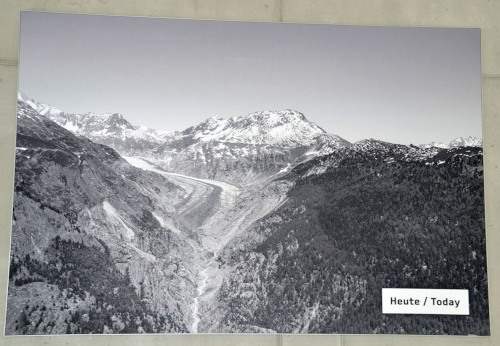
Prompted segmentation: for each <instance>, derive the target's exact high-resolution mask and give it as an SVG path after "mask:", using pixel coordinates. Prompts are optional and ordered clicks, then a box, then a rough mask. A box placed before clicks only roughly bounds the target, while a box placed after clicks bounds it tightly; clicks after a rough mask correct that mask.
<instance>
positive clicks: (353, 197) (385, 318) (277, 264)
mask: <svg viewBox="0 0 500 346" xmlns="http://www.w3.org/2000/svg"><path fill="white" fill-rule="evenodd" d="M394 154H395V153H394V152H393V151H391V150H389V151H388V152H387V153H385V154H382V153H381V152H380V151H379V154H378V155H373V154H366V153H361V152H353V151H350V150H345V151H344V152H343V153H342V152H341V151H340V152H338V153H335V154H332V155H330V156H327V157H322V158H318V159H315V160H312V161H310V162H308V163H306V164H304V165H301V166H298V167H296V168H295V169H294V170H293V171H292V172H291V173H290V174H289V175H288V176H286V177H285V178H284V179H289V180H292V181H296V185H295V187H294V188H293V189H292V190H291V191H290V192H289V200H288V201H287V202H286V203H285V204H284V205H283V206H282V207H281V208H280V209H278V210H277V211H275V212H274V213H272V214H270V215H268V216H267V217H266V218H264V219H263V220H261V221H260V223H259V226H258V227H256V228H255V229H254V230H253V232H256V233H257V234H258V235H260V236H263V235H264V237H261V239H265V240H263V241H262V242H261V243H259V244H257V245H255V246H253V248H251V249H245V250H241V251H240V252H239V253H235V254H233V255H231V256H230V257H229V258H227V259H226V261H228V264H230V265H234V266H235V269H234V270H233V271H232V273H231V275H230V277H229V279H228V280H227V281H226V282H225V284H224V285H223V288H222V290H221V292H220V295H219V298H220V299H221V300H222V301H223V305H224V306H227V307H228V309H227V310H226V311H227V313H226V314H225V317H224V319H223V323H224V324H225V325H229V326H231V327H230V328H232V329H233V330H238V329H243V330H244V327H242V326H245V325H252V326H259V327H263V328H270V329H274V330H276V331H278V332H283V333H289V332H300V331H304V330H307V331H308V332H310V333H408V334H476V335H488V334H489V317H488V293H487V276H486V253H485V252H486V250H485V249H486V246H485V226H484V204H483V176H482V175H483V171H482V169H483V168H482V150H481V149H480V148H461V149H453V150H444V151H443V152H441V153H440V154H439V155H437V156H435V157H434V158H432V159H425V160H419V161H411V160H406V159H404V157H403V156H400V157H397V156H396V155H394ZM322 165H327V166H328V168H327V169H326V171H325V172H324V173H321V174H311V175H308V174H307V172H309V170H310V169H312V168H314V167H319V166H322ZM333 166H337V167H333ZM383 287H395V288H449V289H453V288H456V289H468V290H469V295H470V311H471V314H470V316H437V315H436V316H431V315H382V306H381V289H382V288H383ZM233 292H238V294H235V293H233ZM240 292H244V294H240Z"/></svg>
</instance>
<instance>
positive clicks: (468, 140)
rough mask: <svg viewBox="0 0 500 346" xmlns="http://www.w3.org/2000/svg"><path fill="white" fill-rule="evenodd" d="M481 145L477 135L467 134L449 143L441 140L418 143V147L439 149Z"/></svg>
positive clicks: (481, 142)
mask: <svg viewBox="0 0 500 346" xmlns="http://www.w3.org/2000/svg"><path fill="white" fill-rule="evenodd" d="M482 146H483V141H482V140H481V139H479V138H477V137H474V136H467V137H465V138H464V137H457V138H455V139H453V140H452V141H451V142H449V143H443V142H431V143H427V144H421V145H419V147H420V148H424V149H427V148H432V147H435V148H441V149H450V148H458V147H482Z"/></svg>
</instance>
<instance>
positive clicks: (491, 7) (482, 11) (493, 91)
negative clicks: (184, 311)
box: [0, 0, 500, 345]
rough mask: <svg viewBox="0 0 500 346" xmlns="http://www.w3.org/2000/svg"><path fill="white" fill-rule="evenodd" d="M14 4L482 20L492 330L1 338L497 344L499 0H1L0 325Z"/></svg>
mask: <svg viewBox="0 0 500 346" xmlns="http://www.w3.org/2000/svg"><path fill="white" fill-rule="evenodd" d="M20 11H47V12H67V13H88V14H108V15H127V16H147V17H175V18H196V19H220V20H242V21H266V22H292V23H328V24H355V25H388V26H414V27H471V28H481V37H482V42H481V54H482V62H481V63H482V83H483V140H484V155H485V156H484V158H485V179H486V180H485V198H486V232H487V242H488V244H487V255H488V279H489V292H490V317H491V325H492V328H491V333H492V335H491V337H445V336H436V337H433V336H401V335H397V336H389V335H375V336H358V335H347V336H341V335H277V336H276V335H274V336H273V335H149V336H136V335H132V336H101V335H99V336H56V337H32V336H27V337H3V336H0V344H2V345H40V344H47V345H66V344H78V345H79V344H83V345H92V344H94V345H95V344H99V345H104V344H106V345H124V344H144V345H150V344H162V345H165V344H171V345H234V344H242V345H304V344H309V345H366V344H371V345H402V344H403V345H421V344H433V345H434V344H440V345H466V344H467V345H468V344H476V345H500V334H499V333H500V323H499V313H500V303H499V302H500V299H499V296H498V295H497V294H495V293H496V292H498V291H499V290H500V272H499V271H500V265H499V263H500V254H499V252H498V251H496V250H497V249H498V248H499V247H500V229H499V228H500V212H499V211H500V197H499V195H500V168H499V165H500V159H499V158H500V137H499V136H496V135H495V134H497V133H498V132H499V130H500V117H499V116H500V63H499V61H500V1H499V0H490V1H487V0H476V1H470V0H372V1H366V0H315V1H307V0H252V1H248V0H182V1H175V0H72V1H70V0H1V1H0V45H1V49H0V119H1V121H0V124H1V125H0V162H2V166H1V169H0V196H1V198H0V316H2V317H1V318H0V330H1V332H0V333H1V334H3V330H4V316H5V301H6V298H5V297H6V294H7V293H6V288H7V276H8V259H9V256H8V254H9V243H10V239H9V237H10V226H11V214H12V187H13V171H14V155H15V133H16V104H17V101H16V100H17V97H16V92H17V74H18V45H19V18H20V16H19V14H20Z"/></svg>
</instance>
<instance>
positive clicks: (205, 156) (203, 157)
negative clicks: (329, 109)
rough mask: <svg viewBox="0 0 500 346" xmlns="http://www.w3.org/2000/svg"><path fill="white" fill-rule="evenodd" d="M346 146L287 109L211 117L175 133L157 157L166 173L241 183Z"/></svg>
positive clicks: (345, 142) (347, 143) (295, 112)
mask: <svg viewBox="0 0 500 346" xmlns="http://www.w3.org/2000/svg"><path fill="white" fill-rule="evenodd" d="M348 145H350V143H349V142H347V141H346V140H344V139H342V138H340V137H338V136H335V135H330V134H327V133H326V132H325V131H324V130H323V129H322V128H320V127H319V126H318V125H316V124H314V123H312V122H310V121H308V120H307V118H306V117H305V116H304V115H303V114H302V113H300V112H297V111H294V110H289V109H287V110H282V111H265V112H255V113H250V114H248V115H241V116H236V117H232V118H229V119H223V118H221V117H217V116H216V117H212V118H210V119H208V120H206V121H204V122H202V123H200V124H198V125H196V126H193V127H190V128H188V129H186V130H184V131H182V132H180V133H177V134H176V135H175V136H174V139H173V140H172V141H168V142H166V143H165V145H164V146H163V147H162V148H161V149H159V150H158V153H159V154H160V157H161V158H162V161H163V166H164V168H165V169H168V170H172V171H176V172H182V173H184V174H188V175H193V176H197V177H201V178H211V179H217V180H223V181H227V182H232V183H238V184H241V183H245V182H249V181H255V180H256V179H257V180H258V179H261V178H263V179H265V178H267V177H269V176H274V175H275V174H278V173H284V172H286V171H287V170H288V169H289V168H290V167H292V166H294V165H296V164H297V163H298V162H302V161H304V160H307V159H310V158H312V157H316V156H318V155H324V154H328V153H330V152H332V151H333V150H335V148H338V147H342V146H348Z"/></svg>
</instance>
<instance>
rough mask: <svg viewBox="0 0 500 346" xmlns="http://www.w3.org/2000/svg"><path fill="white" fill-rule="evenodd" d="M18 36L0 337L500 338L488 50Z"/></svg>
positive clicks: (471, 35)
mask: <svg viewBox="0 0 500 346" xmlns="http://www.w3.org/2000/svg"><path fill="white" fill-rule="evenodd" d="M20 23H21V27H20V49H19V82H18V90H19V92H18V100H17V101H18V103H17V105H18V106H17V137H16V157H15V160H16V163H15V181H14V189H13V211H12V231H11V244H10V246H11V249H10V267H9V282H8V296H7V312H6V316H5V318H6V321H5V331H4V333H5V335H48V334H142V333H147V334H177V333H207V334H214V333H217V334H218V333H224V334H228V333H229V334H234V333H245V334H247V333H279V334H412V335H490V321H489V308H488V304H489V303H488V280H487V266H486V236H485V208H484V183H483V179H484V175H483V141H482V116H481V112H482V110H481V30H480V29H475V28H424V27H420V28H417V27H411V28H410V27H383V26H371V27H370V26H349V25H330V24H294V23H264V22H236V21H215V20H191V19H171V18H141V17H120V16H103V15H79V14H64V13H49V12H22V13H21V19H20ZM383 289H421V290H424V289H432V290H450V291H449V292H452V291H453V290H464V291H467V292H468V301H458V300H455V299H454V298H453V297H452V296H451V295H450V296H449V297H445V298H444V299H441V298H439V299H438V298H436V297H431V296H429V301H427V299H426V300H425V302H424V303H423V302H421V300H418V299H416V300H415V299H413V298H411V299H399V298H398V297H393V298H392V299H393V301H394V302H395V303H394V304H396V303H397V304H400V305H417V306H420V305H422V304H424V305H425V304H429V305H430V304H433V305H435V308H436V309H437V310H436V311H438V312H432V313H424V312H421V313H418V312H417V313H414V312H409V310H407V311H408V312H405V313H387V312H385V311H383V309H382V290H383ZM422 292H424V291H422ZM425 292H427V291H425ZM442 292H448V291H442ZM459 304H461V307H465V306H467V307H468V310H467V313H466V314H453V311H454V309H455V308H458V307H459ZM439 309H441V310H439ZM422 311H423V310H422ZM439 311H442V312H439ZM457 311H458V310H457Z"/></svg>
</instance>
